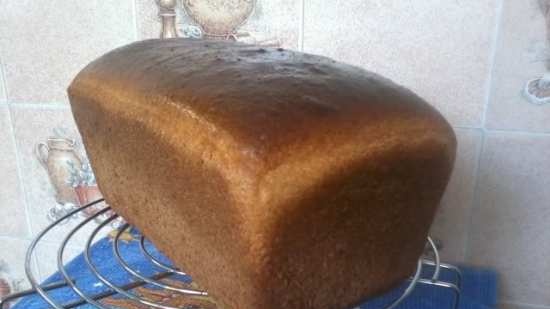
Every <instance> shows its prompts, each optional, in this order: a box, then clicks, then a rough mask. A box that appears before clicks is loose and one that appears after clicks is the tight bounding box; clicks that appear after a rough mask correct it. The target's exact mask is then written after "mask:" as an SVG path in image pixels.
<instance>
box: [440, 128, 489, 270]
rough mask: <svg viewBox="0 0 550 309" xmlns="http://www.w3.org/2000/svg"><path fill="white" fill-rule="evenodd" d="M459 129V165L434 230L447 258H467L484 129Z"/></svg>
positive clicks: (446, 193) (457, 155)
mask: <svg viewBox="0 0 550 309" xmlns="http://www.w3.org/2000/svg"><path fill="white" fill-rule="evenodd" d="M455 132H456V136H457V141H458V148H457V154H456V161H455V167H454V170H453V174H452V176H451V180H450V182H449V185H448V186H447V190H446V192H445V195H444V196H443V200H442V201H441V206H440V209H439V211H438V213H437V216H436V218H435V222H434V224H433V226H432V229H431V231H430V234H431V236H432V237H433V238H434V239H436V240H440V241H441V242H442V246H443V247H442V250H441V256H442V258H443V260H445V261H449V262H463V261H464V253H465V245H466V238H467V233H468V229H469V224H470V211H471V208H472V202H473V196H474V187H475V179H476V168H477V162H478V155H479V151H480V146H481V136H482V132H481V131H480V130H465V129H455Z"/></svg>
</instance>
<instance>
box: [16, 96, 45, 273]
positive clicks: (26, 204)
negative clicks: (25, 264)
mask: <svg viewBox="0 0 550 309" xmlns="http://www.w3.org/2000/svg"><path fill="white" fill-rule="evenodd" d="M8 121H9V123H10V129H11V132H10V133H11V136H12V143H13V147H14V149H15V164H16V169H17V177H18V178H19V186H20V190H21V194H22V195H23V199H22V202H23V206H24V208H25V222H26V223H27V233H28V236H29V237H31V238H32V237H33V235H34V234H33V228H32V222H31V212H30V208H29V201H28V198H27V188H26V186H25V184H24V181H23V171H22V162H21V157H20V155H19V146H18V145H17V138H16V136H15V122H14V121H13V117H12V109H11V106H10V105H9V104H8ZM31 241H32V240H31ZM31 258H32V261H31V263H32V265H33V266H34V269H35V270H36V272H37V275H38V276H41V272H40V267H39V264H38V258H37V257H36V255H35V256H33V257H31ZM31 271H32V268H31Z"/></svg>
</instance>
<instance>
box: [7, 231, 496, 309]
mask: <svg viewBox="0 0 550 309" xmlns="http://www.w3.org/2000/svg"><path fill="white" fill-rule="evenodd" d="M132 235H133V237H132V238H131V240H127V241H121V242H120V243H119V245H120V253H121V257H122V258H123V259H124V261H126V263H127V264H128V265H129V266H130V267H131V268H132V269H134V270H135V271H137V272H138V273H139V274H141V275H143V276H146V277H151V276H153V275H155V274H158V273H160V272H166V270H165V269H162V268H160V267H158V266H156V265H155V264H153V263H151V261H150V260H148V259H147V258H145V257H144V255H143V252H142V250H141V249H140V245H139V244H140V242H139V237H138V235H139V234H138V232H137V231H132ZM112 242H113V239H111V238H109V237H106V238H103V239H101V240H100V241H98V242H97V243H95V244H94V245H93V246H92V248H91V250H90V256H91V262H92V263H93V264H94V265H95V266H96V267H97V270H98V272H99V273H100V274H101V275H102V276H104V277H105V279H107V280H108V281H109V282H112V283H113V284H115V285H117V286H123V285H125V284H128V283H131V282H134V281H137V280H138V279H136V278H135V277H133V276H132V275H131V274H130V273H129V272H127V271H125V270H124V269H123V268H122V267H121V265H120V263H119V262H118V261H117V259H116V257H115V255H114V251H113V244H112ZM145 247H146V248H147V251H148V252H150V253H151V255H153V256H154V257H155V258H156V259H158V260H159V261H161V262H162V263H165V264H167V265H170V261H169V260H168V259H167V258H166V257H164V256H163V255H162V254H161V253H160V252H159V251H158V250H157V249H156V248H155V247H154V246H153V245H152V244H151V243H149V242H146V243H145ZM65 270H66V271H67V273H68V274H69V276H70V277H71V278H72V279H73V280H74V281H75V284H76V286H77V287H78V288H79V289H81V291H82V292H83V293H84V294H85V295H97V294H99V293H104V292H109V291H112V290H111V289H110V288H109V287H108V286H107V285H106V284H104V283H102V282H101V281H100V280H99V279H98V277H97V276H96V275H94V273H93V271H92V270H91V269H90V267H89V266H88V265H87V263H86V260H85V257H84V254H80V255H79V256H77V257H76V258H74V259H73V260H72V261H71V262H69V263H68V264H66V266H65ZM460 270H461V271H462V289H461V296H460V303H459V307H458V308H460V309H490V308H495V306H496V298H497V297H496V284H497V276H496V274H495V272H493V271H491V270H485V269H477V268H471V267H466V266H463V267H460ZM430 271H433V269H427V270H426V271H425V273H424V274H423V276H424V277H426V278H429V275H430ZM440 278H441V279H442V280H444V281H447V282H456V279H457V278H456V275H455V274H454V273H453V272H452V271H448V270H442V272H441V277H440ZM170 279H172V280H174V279H175V280H178V281H179V282H182V283H181V284H183V285H188V286H189V287H191V286H193V285H192V283H191V278H190V277H188V276H181V275H176V276H171V277H170ZM59 281H63V277H62V276H61V274H60V273H59V272H57V273H55V274H53V275H52V276H50V277H49V278H48V279H47V280H46V281H44V282H43V285H47V284H51V283H55V282H59ZM172 282H174V281H172ZM406 285H407V284H406V283H404V284H403V286H401V287H398V288H396V289H394V290H393V291H391V292H389V293H387V294H385V295H382V296H380V297H377V298H375V299H372V300H369V301H368V302H366V303H365V304H363V305H360V306H359V307H357V308H360V309H380V308H384V306H385V305H387V304H389V303H391V301H392V300H394V299H396V298H397V297H399V295H400V294H401V293H402V292H403V289H404V288H405V287H406ZM145 288H147V289H151V290H156V293H153V294H154V295H156V296H157V298H156V299H155V300H157V301H161V300H162V299H164V298H163V297H161V296H162V293H169V294H172V293H173V292H166V291H160V290H159V288H158V287H156V286H153V285H145ZM141 291H143V289H141ZM137 294H139V293H137ZM48 295H51V297H52V298H53V299H54V300H55V301H56V302H58V303H59V304H65V305H66V304H69V303H71V302H75V301H79V300H81V298H80V297H79V296H78V295H77V294H76V293H75V292H74V290H73V289H71V288H69V287H63V288H59V289H55V290H52V291H49V292H48ZM147 295H149V296H150V294H147ZM159 295H160V296H159ZM454 297H455V295H454V294H453V292H452V290H451V289H447V288H442V287H437V286H433V285H423V284H419V285H418V286H417V287H416V288H415V289H414V291H413V293H412V294H411V295H410V296H409V297H408V298H407V299H405V300H404V301H403V303H401V304H400V305H399V307H398V308H399V309H432V308H433V309H446V308H449V309H452V305H453V300H454ZM116 298H120V295H118V296H115V299H116ZM165 298H166V297H165ZM118 301H119V303H120V299H119V300H118ZM110 303H111V305H110V306H113V305H112V303H116V302H110ZM177 307H181V308H186V306H185V305H184V306H180V305H178V306H177ZM187 307H189V308H196V307H195V306H194V305H193V304H192V301H190V305H189V306H187ZM46 308H51V306H50V305H48V304H47V303H46V302H45V301H44V300H42V298H41V297H40V296H38V295H31V296H28V297H25V298H23V299H21V300H20V301H19V302H18V303H17V304H16V305H14V306H13V307H12V309H46ZM76 308H82V309H84V308H86V309H87V308H90V309H91V308H96V307H95V306H93V305H81V306H78V307H76ZM114 308H116V307H114ZM120 308H142V307H139V306H137V305H136V306H135V307H126V306H125V307H120ZM143 308H147V307H143ZM342 309H346V308H342Z"/></svg>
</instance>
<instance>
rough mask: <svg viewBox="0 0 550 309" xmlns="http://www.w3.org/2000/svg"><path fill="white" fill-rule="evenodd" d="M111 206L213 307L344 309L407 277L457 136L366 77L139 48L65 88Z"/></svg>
mask: <svg viewBox="0 0 550 309" xmlns="http://www.w3.org/2000/svg"><path fill="white" fill-rule="evenodd" d="M69 96H70V99H71V105H72V108H73V112H74V115H75V118H76V121H77V124H78V126H79V129H80V131H81V133H82V136H83V138H84V142H85V144H86V148H87V151H88V153H89V155H90V158H91V160H92V163H93V166H94V168H95V171H96V174H97V176H98V181H99V184H100V186H101V189H102V191H103V192H104V194H105V195H106V198H107V200H108V202H109V203H110V204H111V205H112V206H113V207H114V208H115V210H116V211H118V212H119V213H120V214H121V215H122V216H124V217H125V218H127V219H128V220H129V221H130V222H131V223H133V224H135V225H136V226H138V228H140V229H141V230H142V231H143V232H144V233H145V234H146V235H147V236H148V237H149V238H150V239H151V240H152V241H153V242H155V244H156V245H157V246H158V247H159V248H161V249H162V250H163V251H164V252H165V253H166V254H167V255H168V256H170V257H171V258H172V259H173V260H174V261H175V262H176V263H177V264H178V265H179V266H180V267H182V268H183V269H185V270H186V271H188V272H189V273H190V274H191V275H192V276H193V277H194V278H195V279H196V280H197V282H199V284H200V285H201V286H204V287H206V288H207V289H208V291H209V292H210V293H211V294H212V295H213V296H214V297H215V298H216V299H217V300H218V302H219V303H220V304H222V307H223V308H225V309H258V308H262V309H280V308H286V309H337V308H338V309H342V308H346V307H349V306H351V305H354V304H356V303H357V302H359V301H361V300H362V299H364V298H366V297H370V296H373V295H375V294H378V293H380V292H383V291H385V290H387V289H388V288H390V287H392V286H394V285H395V284H396V283H398V282H399V281H400V280H402V279H404V278H406V277H407V276H408V275H410V274H411V273H412V272H413V270H414V267H415V263H416V260H417V258H418V257H419V255H420V253H421V251H422V248H423V247H424V242H425V237H426V235H427V232H428V228H429V226H430V223H431V221H432V219H433V215H434V213H435V210H436V208H437V205H438V203H439V200H440V198H441V196H442V194H443V191H444V189H445V186H446V184H447V181H448V178H449V175H450V172H451V169H452V165H453V162H454V154H455V147H456V141H455V137H454V134H453V132H452V129H451V128H450V126H449V125H448V123H447V122H446V121H445V120H444V119H443V118H442V117H441V116H440V115H439V114H438V113H437V112H436V111H435V110H434V109H433V108H432V107H430V106H429V105H428V104H426V103H425V102H424V101H423V100H422V99H420V98H419V97H417V96H416V95H414V94H413V93H412V92H410V91H408V90H406V89H404V88H402V87H399V86H397V85H395V84H393V83H392V82H391V81H389V80H387V79H384V78H382V77H380V76H377V75H375V74H372V73H368V72H366V71H364V70H362V69H359V68H356V67H352V66H349V65H345V64H341V63H336V62H334V61H332V60H330V59H327V58H323V57H318V56H312V55H307V54H302V53H297V52H291V51H285V50H276V49H262V48H258V47H254V46H248V45H239V44H234V43H227V42H207V41H192V40H183V39H176V40H163V41H160V40H150V41H143V42H138V43H134V44H131V45H129V46H126V47H123V48H120V49H118V50H115V51H113V52H111V53H109V54H107V55H105V56H103V57H101V58H100V59H98V60H96V61H95V62H93V63H92V64H90V65H89V66H88V67H87V68H86V69H84V70H83V71H82V72H81V73H80V74H79V75H78V76H77V78H76V79H75V81H74V82H73V84H72V85H71V87H70V89H69Z"/></svg>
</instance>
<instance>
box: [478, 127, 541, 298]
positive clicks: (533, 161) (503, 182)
mask: <svg viewBox="0 0 550 309" xmlns="http://www.w3.org/2000/svg"><path fill="white" fill-rule="evenodd" d="M548 149H550V135H541V136H536V135H527V134H512V133H489V134H488V135H487V136H486V140H485V145H484V150H483V153H482V158H481V162H480V170H479V181H478V186H479V187H478V196H477V197H476V202H477V204H476V205H475V208H474V212H473V222H472V226H471V239H470V248H469V253H468V255H467V260H468V262H471V263H473V264H475V265H480V266H488V267H494V268H496V269H497V270H498V271H499V273H500V276H501V277H500V284H501V286H500V295H501V296H502V299H506V300H510V301H515V302H523V303H534V304H540V305H547V306H550V294H549V293H548V291H550V281H549V280H548V279H547V277H546V276H544V275H543V274H547V273H550V263H548V256H550V242H548V239H550V229H549V228H548V222H550V203H549V201H550V190H548V188H549V187H550V157H549V156H548Z"/></svg>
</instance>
